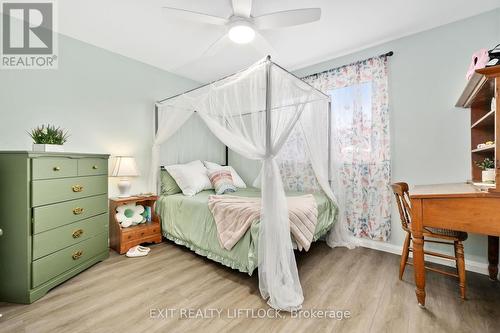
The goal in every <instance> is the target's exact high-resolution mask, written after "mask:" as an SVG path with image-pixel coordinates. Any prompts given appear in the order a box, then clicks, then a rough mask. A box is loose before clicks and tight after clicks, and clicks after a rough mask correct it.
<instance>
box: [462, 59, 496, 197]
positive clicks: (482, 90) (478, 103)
mask: <svg viewBox="0 0 500 333" xmlns="http://www.w3.org/2000/svg"><path fill="white" fill-rule="evenodd" d="M493 97H495V99H496V110H497V111H498V110H500V66H493V67H488V68H483V69H479V70H477V71H476V72H475V73H474V75H473V76H472V78H471V79H470V80H469V82H468V83H467V85H466V87H465V89H464V91H463V93H462V95H461V96H460V98H459V99H458V101H457V103H456V105H455V106H457V107H462V108H470V110H471V163H472V165H471V170H472V172H471V173H472V174H471V178H472V181H473V182H481V171H482V170H481V169H480V168H479V167H477V166H476V163H475V162H479V161H482V160H483V159H485V158H487V157H488V158H490V159H492V160H494V161H495V170H496V176H495V186H492V187H490V188H489V189H488V190H489V191H490V192H500V186H497V185H496V184H500V162H499V160H498V157H497V151H499V150H498V149H499V148H500V146H499V143H500V122H499V121H498V119H497V117H496V112H495V111H494V110H492V109H491V100H492V98H493ZM487 141H494V142H495V144H494V145H493V146H488V147H484V148H477V145H478V144H481V143H485V142H487ZM499 156H500V154H499Z"/></svg>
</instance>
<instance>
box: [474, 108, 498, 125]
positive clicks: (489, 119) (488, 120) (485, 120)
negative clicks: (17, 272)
mask: <svg viewBox="0 0 500 333" xmlns="http://www.w3.org/2000/svg"><path fill="white" fill-rule="evenodd" d="M484 127H493V128H494V127H495V110H491V111H490V112H488V113H487V114H485V115H484V116H483V117H481V118H479V120H478V121H476V122H475V123H474V124H472V126H471V128H484Z"/></svg>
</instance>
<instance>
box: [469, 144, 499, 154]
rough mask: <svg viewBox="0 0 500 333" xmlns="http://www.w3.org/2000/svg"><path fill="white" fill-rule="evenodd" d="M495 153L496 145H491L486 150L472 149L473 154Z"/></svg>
mask: <svg viewBox="0 0 500 333" xmlns="http://www.w3.org/2000/svg"><path fill="white" fill-rule="evenodd" d="M494 151H495V145H491V146H488V147H484V148H476V149H472V151H471V152H472V153H488V152H494Z"/></svg>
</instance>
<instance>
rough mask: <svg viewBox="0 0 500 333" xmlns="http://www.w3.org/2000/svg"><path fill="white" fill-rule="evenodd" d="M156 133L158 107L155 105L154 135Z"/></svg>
mask: <svg viewBox="0 0 500 333" xmlns="http://www.w3.org/2000/svg"><path fill="white" fill-rule="evenodd" d="M157 132H158V105H157V104H155V133H154V134H155V135H156V133H157Z"/></svg>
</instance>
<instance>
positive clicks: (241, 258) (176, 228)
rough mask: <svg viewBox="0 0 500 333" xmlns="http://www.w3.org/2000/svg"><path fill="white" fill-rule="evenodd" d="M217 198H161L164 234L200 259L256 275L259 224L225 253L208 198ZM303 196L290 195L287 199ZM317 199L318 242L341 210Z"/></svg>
mask: <svg viewBox="0 0 500 333" xmlns="http://www.w3.org/2000/svg"><path fill="white" fill-rule="evenodd" d="M213 194H215V192H214V191H213V190H207V191H202V192H200V193H198V194H196V195H194V196H192V197H188V196H185V195H183V194H182V193H179V194H174V195H168V196H161V197H160V198H159V200H158V201H157V203H156V213H157V214H159V215H160V217H161V223H162V233H163V235H164V236H165V237H166V238H167V239H169V240H171V241H173V242H175V243H177V244H180V245H183V246H186V247H188V248H189V249H191V250H192V251H194V252H196V253H197V254H199V255H202V256H205V257H207V258H209V259H211V260H214V261H217V262H219V263H221V264H223V265H226V266H228V267H231V268H233V269H237V270H239V271H241V272H244V273H248V274H249V275H252V273H253V271H254V270H255V268H257V262H258V259H257V241H258V234H259V221H256V222H254V223H253V224H252V226H251V227H250V229H249V230H248V231H247V232H246V233H245V235H244V236H243V237H242V238H241V239H240V240H239V241H238V243H236V245H235V246H234V247H233V248H232V249H231V250H230V251H228V250H226V249H224V248H223V247H222V246H221V245H220V243H219V240H218V237H217V229H216V225H215V221H214V219H213V216H212V213H211V212H210V210H209V209H208V197H209V196H210V195H213ZM303 194H304V193H300V192H287V196H295V195H303ZM231 195H238V196H244V197H258V196H260V190H259V189H256V188H246V189H238V191H237V192H235V193H231ZM313 195H314V198H315V200H316V203H317V205H318V223H317V225H316V230H315V232H314V239H313V240H314V241H316V240H318V239H319V238H320V237H322V236H323V235H325V234H326V233H327V232H328V230H330V228H331V227H332V226H333V224H334V223H335V221H336V219H337V211H338V210H337V207H336V206H335V204H334V203H333V202H331V201H330V200H329V199H328V198H327V197H326V195H325V194H323V193H315V194H313Z"/></svg>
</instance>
